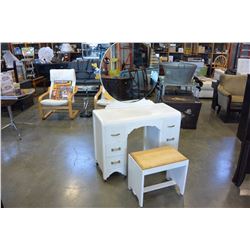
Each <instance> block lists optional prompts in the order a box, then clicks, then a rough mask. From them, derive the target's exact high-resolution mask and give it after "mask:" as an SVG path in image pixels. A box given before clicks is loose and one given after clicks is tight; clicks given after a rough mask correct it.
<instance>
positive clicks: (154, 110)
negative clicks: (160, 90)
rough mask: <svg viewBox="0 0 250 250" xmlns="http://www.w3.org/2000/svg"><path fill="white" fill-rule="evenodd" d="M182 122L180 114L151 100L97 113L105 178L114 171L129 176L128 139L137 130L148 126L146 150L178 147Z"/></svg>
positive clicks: (99, 155) (96, 128)
mask: <svg viewBox="0 0 250 250" xmlns="http://www.w3.org/2000/svg"><path fill="white" fill-rule="evenodd" d="M180 122H181V113H180V112H179V111H177V110H175V109H173V108H171V107H170V106H168V105H166V104H163V103H153V102H151V101H148V100H141V101H139V102H135V103H130V104H128V105H121V106H120V107H119V105H117V106H116V105H114V107H112V104H110V107H109V105H108V106H107V107H106V108H105V109H101V110H94V111H93V127H94V144H95V159H96V163H97V164H98V166H99V167H100V169H101V170H102V173H103V179H104V180H107V178H108V177H109V176H110V175H111V174H112V173H114V172H119V173H121V174H123V175H127V157H128V153H127V138H128V135H129V134H130V133H131V132H132V131H133V130H134V129H137V128H140V127H145V129H144V148H145V149H148V148H153V147H157V146H163V145H172V146H174V147H176V148H178V142H179V134H180Z"/></svg>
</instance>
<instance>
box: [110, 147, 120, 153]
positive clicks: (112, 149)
mask: <svg viewBox="0 0 250 250" xmlns="http://www.w3.org/2000/svg"><path fill="white" fill-rule="evenodd" d="M120 150H121V148H120V147H119V148H111V151H112V152H114V151H120Z"/></svg>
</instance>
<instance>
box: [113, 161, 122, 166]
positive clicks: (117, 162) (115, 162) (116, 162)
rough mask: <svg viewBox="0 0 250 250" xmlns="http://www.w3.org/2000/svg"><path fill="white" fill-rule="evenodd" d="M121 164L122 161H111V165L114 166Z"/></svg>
mask: <svg viewBox="0 0 250 250" xmlns="http://www.w3.org/2000/svg"><path fill="white" fill-rule="evenodd" d="M119 163H121V161H120V160H119V161H111V164H112V165H114V164H119Z"/></svg>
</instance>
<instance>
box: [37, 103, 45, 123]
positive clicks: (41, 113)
mask: <svg viewBox="0 0 250 250" xmlns="http://www.w3.org/2000/svg"><path fill="white" fill-rule="evenodd" d="M38 110H39V114H40V117H41V119H43V115H44V114H43V107H42V105H41V103H40V102H38Z"/></svg>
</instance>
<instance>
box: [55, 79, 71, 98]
mask: <svg viewBox="0 0 250 250" xmlns="http://www.w3.org/2000/svg"><path fill="white" fill-rule="evenodd" d="M71 93H73V88H72V82H71V81H66V82H65V81H64V82H60V81H55V82H54V85H53V89H52V95H51V99H54V100H67V99H68V96H69V94H71Z"/></svg>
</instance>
